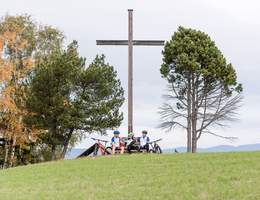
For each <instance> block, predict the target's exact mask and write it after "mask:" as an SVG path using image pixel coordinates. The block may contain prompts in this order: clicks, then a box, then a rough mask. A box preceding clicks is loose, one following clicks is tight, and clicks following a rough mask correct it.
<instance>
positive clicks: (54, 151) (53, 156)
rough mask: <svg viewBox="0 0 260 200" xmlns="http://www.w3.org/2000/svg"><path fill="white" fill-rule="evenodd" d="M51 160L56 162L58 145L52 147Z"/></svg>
mask: <svg viewBox="0 0 260 200" xmlns="http://www.w3.org/2000/svg"><path fill="white" fill-rule="evenodd" d="M51 160H56V145H55V144H53V145H52V147H51Z"/></svg>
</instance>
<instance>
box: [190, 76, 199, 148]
mask: <svg viewBox="0 0 260 200" xmlns="http://www.w3.org/2000/svg"><path fill="white" fill-rule="evenodd" d="M191 101H192V115H191V116H192V117H191V119H192V120H191V122H192V153H196V152H197V106H198V105H197V87H196V83H195V77H194V74H192V100H191Z"/></svg>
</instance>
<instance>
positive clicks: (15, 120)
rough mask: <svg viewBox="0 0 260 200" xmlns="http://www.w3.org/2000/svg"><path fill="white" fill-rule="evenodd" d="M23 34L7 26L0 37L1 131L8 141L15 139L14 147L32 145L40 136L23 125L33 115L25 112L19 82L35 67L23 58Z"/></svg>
mask: <svg viewBox="0 0 260 200" xmlns="http://www.w3.org/2000/svg"><path fill="white" fill-rule="evenodd" d="M23 33H24V28H21V27H19V26H18V25H15V24H6V26H5V27H4V28H3V32H1V34H0V112H1V113H0V126H1V127H0V128H1V133H2V135H3V136H4V137H5V138H6V139H7V140H14V139H15V141H16V144H17V145H21V146H22V145H24V144H26V143H28V142H30V141H34V140H35V138H36V137H37V134H38V133H39V132H40V130H38V129H36V128H34V127H30V128H29V127H27V126H26V124H25V123H24V121H23V119H24V118H25V117H27V116H28V115H31V114H32V113H29V112H28V111H27V110H26V108H25V100H26V95H25V89H24V87H23V85H22V82H23V80H24V79H25V78H26V76H27V74H28V72H29V71H30V70H31V69H32V68H33V67H34V63H33V58H32V55H30V56H23V52H24V51H26V48H27V46H28V41H27V40H26V39H24V38H23V37H22V35H23ZM6 48H8V50H9V51H8V53H6V52H5V49H6ZM10 52H11V53H10Z"/></svg>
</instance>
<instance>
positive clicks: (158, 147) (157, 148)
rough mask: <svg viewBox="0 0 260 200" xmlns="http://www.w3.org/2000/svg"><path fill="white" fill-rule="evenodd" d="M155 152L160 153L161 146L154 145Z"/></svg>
mask: <svg viewBox="0 0 260 200" xmlns="http://www.w3.org/2000/svg"><path fill="white" fill-rule="evenodd" d="M155 153H158V154H161V153H162V149H161V147H160V146H159V145H158V146H156V148H155Z"/></svg>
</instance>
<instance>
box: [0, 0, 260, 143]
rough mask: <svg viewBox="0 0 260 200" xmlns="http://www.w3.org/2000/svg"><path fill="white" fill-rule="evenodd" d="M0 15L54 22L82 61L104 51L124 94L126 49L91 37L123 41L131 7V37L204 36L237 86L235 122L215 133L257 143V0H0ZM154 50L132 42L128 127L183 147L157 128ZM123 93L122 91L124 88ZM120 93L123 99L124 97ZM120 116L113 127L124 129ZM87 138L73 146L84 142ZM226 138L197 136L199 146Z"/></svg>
mask: <svg viewBox="0 0 260 200" xmlns="http://www.w3.org/2000/svg"><path fill="white" fill-rule="evenodd" d="M0 2H1V7H0V14H1V16H4V15H5V14H7V13H8V14H23V13H28V14H30V15H32V17H33V18H34V19H35V21H37V22H40V23H42V24H48V25H52V26H55V27H57V28H59V29H60V30H62V31H63V32H64V34H65V35H66V36H67V41H68V42H69V41H71V40H73V39H75V40H77V41H78V42H79V45H80V54H81V55H82V56H84V57H86V59H87V61H88V63H90V62H91V61H92V60H93V58H94V57H95V55H96V54H102V53H103V54H105V55H106V58H107V61H108V62H109V63H110V64H111V65H113V66H114V67H115V68H116V70H117V71H118V75H119V78H120V79H121V81H122V85H123V87H124V89H125V90H126V91H127V87H126V86H127V47H118V46H116V47H112V46H106V47H104V46H103V47H102V46H96V44H95V41H96V39H127V9H128V8H133V9H134V14H133V16H134V39H161V40H169V39H170V37H171V35H172V34H173V33H174V31H176V29H177V28H178V26H180V25H182V26H185V27H190V28H195V29H199V30H202V31H204V32H206V33H207V34H209V35H210V36H211V38H212V39H213V40H214V41H215V42H216V45H217V46H218V47H219V49H220V50H221V51H222V52H223V54H224V55H225V57H226V58H227V60H228V62H231V63H232V64H233V65H234V67H235V69H236V71H237V74H238V80H239V82H241V83H242V84H243V87H244V102H243V104H244V105H243V107H242V109H241V110H240V112H239V113H240V115H239V117H240V120H239V121H238V122H236V123H232V124H230V128H227V129H219V130H216V133H218V134H223V135H226V136H237V137H239V140H238V141H236V142H235V143H233V145H239V144H248V143H260V125H259V124H260V120H259V115H260V106H259V104H260V80H259V73H260V68H259V67H260V20H259V19H260V12H259V10H260V2H259V1H257V0H248V1H244V0H228V1H227V0H212V1H210V0H196V1H195V0H194V1H191V0H182V1H179V0H167V1H163V0H160V1H155V0H142V1H140V0H128V1H126V0H110V1H107V0H103V1H101V0H95V1H90V0H74V1H72V0H8V1H6V0H0ZM161 51H162V47H134V130H135V133H136V134H139V133H140V132H141V130H143V129H147V130H148V131H149V133H150V137H152V138H159V137H162V138H163V141H162V142H161V144H162V146H163V147H164V148H166V147H176V146H184V145H186V139H185V133H184V131H181V130H176V131H174V132H170V133H165V132H164V131H163V130H160V129H157V128H156V127H157V126H158V124H159V118H160V116H159V115H158V107H160V106H161V105H162V103H163V99H162V95H163V94H165V88H166V82H165V80H163V79H162V78H161V76H160V72H159V69H160V65H161V63H162V56H161ZM126 95H127V92H126ZM126 97H127V96H126ZM126 105H127V102H125V105H124V106H123V108H122V110H123V112H124V113H125V120H124V122H123V124H122V126H121V127H120V128H119V130H120V131H121V132H122V135H126V131H127V113H126V108H127V107H126ZM89 144H90V141H89V139H87V140H85V141H84V142H82V143H81V144H78V145H77V147H83V148H84V147H86V146H88V145H89ZM221 144H230V143H229V142H227V141H225V140H222V139H220V138H216V137H213V136H207V135H203V136H202V138H201V140H200V141H199V146H200V147H208V146H214V145H221Z"/></svg>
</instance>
